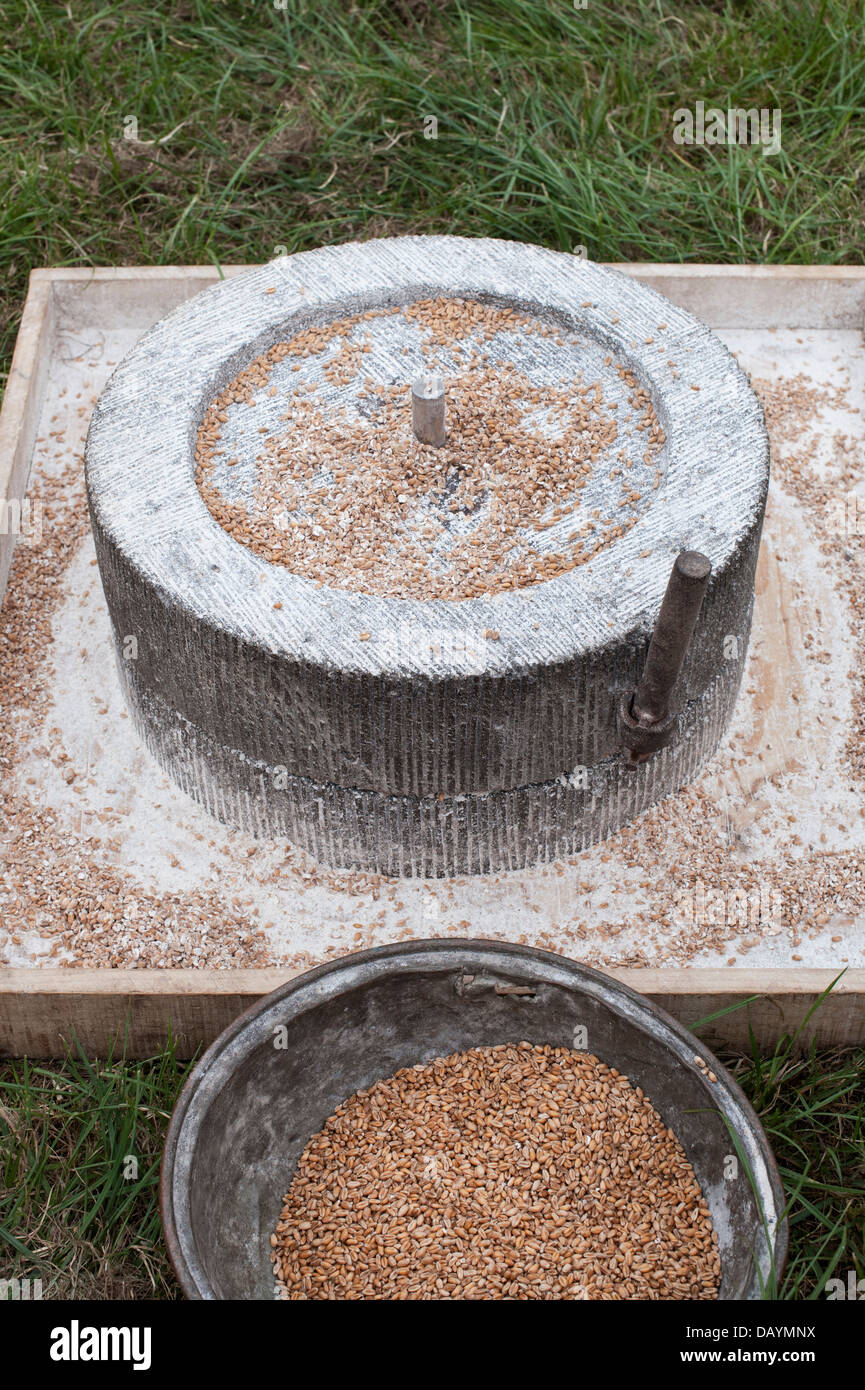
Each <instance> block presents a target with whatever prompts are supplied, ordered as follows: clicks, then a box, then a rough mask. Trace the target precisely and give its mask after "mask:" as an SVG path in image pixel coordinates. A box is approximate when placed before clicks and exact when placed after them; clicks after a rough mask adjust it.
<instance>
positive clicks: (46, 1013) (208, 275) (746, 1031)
mask: <svg viewBox="0 0 865 1390" xmlns="http://www.w3.org/2000/svg"><path fill="white" fill-rule="evenodd" d="M244 268H245V267H243V266H223V267H219V268H217V267H215V266H157V267H146V268H139V267H126V266H121V267H103V266H99V267H95V268H93V269H44V270H34V271H33V272H32V273H31V276H30V286H29V291H28V294H27V300H26V303H25V306H24V314H23V317H22V320H21V326H20V330H19V333H18V338H17V341H16V346H15V354H14V357H13V361H12V368H11V371H10V376H9V382H8V385H7V389H6V395H5V399H4V402H3V409H2V412H0V497H4V498H6V499H7V501H11V500H12V499H17V500H19V501H20V500H21V499H22V498H23V496H24V492H25V489H26V486H27V479H28V475H29V470H30V462H31V459H32V456H33V447H34V443H35V439H36V432H37V427H38V422H39V417H40V413H41V410H42V404H43V400H44V395H45V388H46V382H47V377H48V371H49V366H50V361H51V349H52V344H53V342H54V341H55V339H56V336H57V335H58V334H59V333H61V332H63V331H64V330H65V329H77V330H80V328H81V327H82V321H83V320H85V319H89V320H90V321H91V322H94V323H99V324H101V325H102V326H105V327H111V326H116V325H119V324H120V323H123V324H126V325H129V326H133V327H137V326H140V328H141V330H142V331H143V330H144V329H145V328H147V327H149V326H150V324H151V323H153V322H155V320H156V319H158V318H161V317H162V316H163V315H164V314H166V313H169V312H170V310H171V309H173V308H174V307H176V305H177V304H179V303H180V302H181V301H182V300H184V299H187V298H189V297H190V296H191V295H193V294H196V293H197V292H198V291H199V290H201V289H204V288H205V287H206V286H207V285H209V284H212V283H214V282H215V281H216V280H217V279H218V278H219V277H220V275H225V276H228V275H235V274H238V273H239V272H240V271H241V270H243V269H244ZM616 268H617V269H619V270H622V271H624V272H625V273H626V274H629V275H633V276H636V277H637V278H638V279H640V280H643V281H644V282H646V283H647V284H649V285H651V286H652V287H653V288H655V289H657V290H659V291H660V293H662V294H665V295H667V296H668V297H669V298H670V299H672V300H674V301H675V302H676V303H678V304H681V305H682V306H683V307H685V308H687V309H689V310H690V311H691V312H693V313H695V314H696V315H697V316H698V317H699V318H701V319H703V320H704V321H705V322H706V323H708V324H710V325H711V326H712V327H715V328H763V329H767V328H799V329H809V328H812V329H820V328H822V329H853V330H857V329H858V330H860V331H861V330H863V329H865V267H860V266H827V267H823V266H750V265H745V266H725V265H662V264H648V263H634V264H630V265H619V266H617V267H616ZM14 542H15V538H14V535H5V534H4V535H0V601H2V595H3V593H4V592H5V589H6V582H7V579H8V575H9V566H10V563H11V559H12V550H13V547H14ZM841 969H842V967H840V966H839V969H838V970H837V971H834V970H822V969H821V970H816V969H811V968H809V967H802V968H795V967H792V968H784V969H751V970H749V969H748V968H747V967H736V969H735V970H734V969H733V968H732V967H730V968H728V969H704V968H702V967H696V968H686V967H681V966H672V967H664V968H661V969H644V970H637V969H631V968H628V969H611V970H609V971H608V973H609V974H610V975H613V976H615V977H616V978H617V979H619V980H622V981H623V982H624V983H625V984H627V985H630V986H631V988H633V989H637V990H639V991H640V992H641V993H643V994H646V995H647V996H648V997H649V998H651V999H653V1000H655V1001H656V1002H657V1003H658V1004H660V1005H661V1006H662V1007H663V1008H665V1009H667V1010H668V1012H670V1013H671V1014H673V1015H674V1016H675V1017H676V1018H678V1019H680V1020H681V1021H682V1022H683V1023H686V1024H688V1025H689V1026H694V1025H696V1024H698V1023H700V1021H701V1020H711V1021H708V1022H703V1024H702V1026H701V1027H700V1030H699V1031H700V1035H701V1037H703V1038H705V1040H706V1041H707V1043H709V1044H713V1045H719V1044H728V1045H732V1046H735V1047H746V1046H748V1044H749V1041H750V1038H751V1037H752V1036H753V1037H754V1039H755V1040H756V1042H757V1044H758V1046H759V1047H760V1048H762V1049H766V1048H770V1047H772V1046H773V1045H774V1044H775V1043H776V1042H777V1041H778V1039H779V1038H780V1037H782V1036H783V1035H784V1034H794V1033H796V1032H797V1031H798V1045H799V1046H805V1045H808V1044H809V1043H810V1042H811V1040H812V1039H815V1040H816V1041H817V1042H818V1043H819V1044H820V1045H821V1046H838V1045H845V1046H848V1045H853V1044H860V1043H863V1042H865V969H858V968H857V969H848V970H847V971H846V972H845V973H844V974H843V975H841V977H840V979H839V980H838V982H837V983H836V984H835V986H834V988H833V989H832V991H831V993H830V994H829V996H828V997H827V998H826V999H825V1000H824V1001H823V1002H822V1003H821V1005H820V1007H819V1008H818V1009H816V1010H815V1008H814V1006H815V1004H816V1003H817V1000H818V999H819V997H820V995H821V994H822V993H823V992H824V991H825V990H827V989H828V988H829V986H830V984H831V983H832V981H833V979H835V977H836V976H837V975H838V974H839V973H840V971H841ZM296 973H297V972H296V971H291V970H280V969H259V970H250V969H241V970H206V969H201V970H91V969H83V968H80V967H71V968H68V969H56V968H53V967H52V968H46V967H42V966H34V967H30V968H24V969H19V968H0V1055H4V1056H9V1055H12V1056H18V1055H28V1056H33V1057H51V1056H58V1055H62V1054H63V1052H64V1050H65V1048H66V1046H67V1045H68V1044H70V1043H71V1042H72V1041H73V1039H74V1040H77V1042H78V1043H80V1045H81V1046H82V1048H83V1049H84V1050H85V1051H86V1052H87V1054H88V1055H90V1056H105V1055H107V1054H108V1053H110V1052H111V1051H116V1050H118V1049H121V1048H125V1050H126V1053H127V1055H128V1056H132V1057H146V1056H150V1055H153V1054H155V1053H157V1052H158V1051H159V1050H160V1049H161V1048H162V1047H163V1045H164V1043H165V1041H166V1038H167V1037H168V1036H169V1034H170V1035H171V1036H172V1037H173V1039H174V1041H175V1045H176V1048H177V1052H178V1054H179V1055H180V1056H184V1057H188V1056H192V1055H193V1054H194V1053H196V1052H197V1051H198V1050H199V1049H200V1048H202V1047H204V1046H206V1045H207V1044H208V1043H210V1042H211V1041H212V1040H213V1039H214V1038H215V1037H216V1036H217V1035H218V1034H219V1033H220V1032H221V1031H222V1029H223V1028H225V1027H226V1026H227V1025H228V1024H229V1023H230V1022H231V1021H232V1019H234V1018H235V1017H236V1016H237V1014H238V1013H239V1012H240V1011H241V1010H242V1009H244V1008H246V1007H248V1006H249V1005H250V1004H252V1003H254V1002H255V1000H256V999H258V998H260V997H261V996H262V995H263V994H267V993H269V992H270V991H271V990H273V989H276V988H277V986H278V985H280V984H282V983H283V982H284V981H285V980H287V979H290V978H291V977H292V976H293V975H294V974H296ZM812 1011H813V1013H812Z"/></svg>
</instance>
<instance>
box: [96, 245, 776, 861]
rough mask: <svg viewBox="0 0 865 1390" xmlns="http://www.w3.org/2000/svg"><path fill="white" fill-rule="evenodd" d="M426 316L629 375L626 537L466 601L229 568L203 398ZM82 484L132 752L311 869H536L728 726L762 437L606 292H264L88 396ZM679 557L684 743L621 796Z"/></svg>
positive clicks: (260, 280) (381, 280)
mask: <svg viewBox="0 0 865 1390" xmlns="http://www.w3.org/2000/svg"><path fill="white" fill-rule="evenodd" d="M269 290H270V291H274V292H272V293H268V291H269ZM439 295H447V296H450V297H453V298H469V299H477V300H481V301H483V302H487V303H493V304H497V305H502V306H505V307H512V308H514V309H516V310H518V311H519V312H521V313H526V314H530V315H531V316H533V317H534V318H536V319H539V320H542V321H545V322H547V323H551V324H554V325H558V326H559V327H560V328H561V329H562V331H563V332H566V333H567V334H568V335H569V339H568V341H569V343H571V344H577V345H578V344H579V342H580V341H581V340H582V341H584V342H585V344H586V360H587V361H591V360H593V359H594V357H596V356H597V355H598V353H599V352H600V351H601V350H602V349H603V350H605V351H606V352H608V353H609V354H610V355H611V356H612V358H613V360H614V361H615V362H618V363H621V364H623V365H624V366H625V367H627V368H628V369H629V370H630V371H631V372H632V373H633V374H634V376H635V377H636V379H637V380H638V382H639V383H640V385H641V386H642V387H643V388H644V389H645V390H647V391H648V392H649V394H650V396H651V399H652V403H653V406H654V409H655V412H656V414H657V416H658V419H659V420H660V423H661V425H662V426H663V430H664V433H665V437H666V438H665V445H664V451H663V476H662V479H661V482H660V485H659V487H658V489H657V490H656V491H655V492H653V494H652V497H651V501H650V504H649V505H647V506H646V507H644V508H642V509H641V510H640V512H639V515H638V517H637V519H636V522H635V524H634V525H633V527H632V528H631V529H630V530H628V531H626V532H625V534H624V535H623V536H622V537H620V538H619V539H618V540H616V541H615V542H614V543H612V544H610V545H608V546H606V548H604V549H602V550H599V551H598V552H597V553H596V554H595V555H594V556H593V557H592V558H591V559H590V560H589V561H588V562H587V563H585V564H583V565H581V566H580V567H579V568H577V569H575V570H572V571H571V572H569V573H567V574H563V575H560V576H559V577H557V578H555V579H552V580H549V581H547V582H544V583H542V584H538V585H534V586H533V587H530V588H524V589H518V590H516V591H513V592H508V593H505V594H501V595H497V596H492V597H484V598H473V599H466V600H462V601H446V600H433V601H429V602H422V601H419V600H416V599H402V598H383V597H379V596H375V595H370V594H364V593H361V592H356V593H354V592H347V591H346V590H344V589H336V588H328V587H327V586H323V587H316V585H315V584H314V583H313V582H312V581H311V580H309V579H305V578H304V577H302V576H300V575H296V574H293V573H291V572H290V571H289V570H287V569H286V568H285V567H283V566H279V565H271V564H268V563H267V562H265V561H263V560H262V559H261V558H260V557H259V556H257V555H255V554H254V553H252V552H251V551H250V550H248V549H247V548H246V547H244V546H243V545H240V544H238V542H237V541H235V540H234V539H233V538H232V537H230V536H229V535H228V534H227V533H226V532H225V531H224V530H223V529H222V527H221V526H220V525H219V524H218V522H217V521H216V520H215V519H214V517H213V516H211V514H210V513H209V511H208V510H207V507H206V506H205V504H204V502H203V500H202V498H201V496H200V494H199V492H198V489H197V487H196V484H195V479H194V470H193V449H194V443H195V437H196V432H197V429H198V426H199V424H200V422H201V419H202V417H203V415H204V413H205V411H206V409H207V407H208V405H209V404H210V402H211V400H212V399H213V397H214V395H215V394H216V392H217V391H218V390H220V389H221V388H222V387H223V386H224V385H225V384H226V383H227V382H229V381H231V380H232V378H233V377H234V376H235V375H236V374H237V372H238V371H239V370H240V369H242V368H243V367H244V366H245V365H247V364H248V363H249V362H250V361H251V360H252V359H253V358H254V357H256V356H257V355H259V354H260V353H261V352H263V351H265V350H266V349H267V348H268V347H269V346H272V345H273V344H275V343H277V342H280V341H283V340H284V339H286V338H288V337H290V336H291V335H292V334H295V333H297V332H298V331H299V330H300V329H301V328H303V327H304V326H307V325H313V324H323V323H327V322H330V321H332V320H334V319H336V318H342V317H345V316H346V315H347V314H351V313H357V312H359V311H363V310H367V309H373V308H380V307H382V306H387V305H394V304H409V303H412V302H413V301H415V300H417V299H421V298H428V297H431V296H439ZM649 339H651V342H649V341H647V340H649ZM576 350H577V349H576V348H573V351H576ZM527 366H528V369H529V370H530V369H531V363H528V364H527ZM591 379H592V377H591V373H590V372H589V374H588V375H586V377H585V380H586V381H587V382H591ZM695 387H697V388H699V389H696V390H695V389H693V388H695ZM86 465H87V485H88V497H89V502H90V508H91V518H92V523H93V530H94V536H95V540H96V547H97V555H98V559H99V565H100V572H101V576H102V582H103V586H104V589H105V594H106V598H107V601H108V606H109V610H110V613H111V619H112V625H113V629H114V636H115V643H116V647H117V651H118V656H119V658H120V666H121V670H122V674H123V679H124V687H125V690H126V694H127V698H128V700H129V702H130V706H131V708H132V710H133V713H134V714H135V717H136V721H137V723H138V726H139V728H140V729H141V730H142V732H143V733H144V735H145V738H146V741H147V743H148V746H149V747H150V748H151V750H152V751H153V752H154V754H155V755H156V756H157V758H158V759H159V760H160V761H161V762H162V764H163V766H165V767H166V769H167V770H168V771H169V772H170V773H171V774H172V775H173V776H174V777H175V778H176V779H177V780H178V781H179V782H180V784H181V785H182V786H183V787H184V788H185V789H186V790H187V791H189V792H190V793H191V794H192V795H193V796H195V797H196V798H197V799H198V800H200V801H201V802H202V803H203V804H204V805H205V806H207V807H208V809H209V810H211V811H212V812H213V813H214V814H215V815H217V816H218V817H219V818H220V819H223V820H226V821H228V822H230V823H233V824H236V825H239V826H242V827H244V828H246V829H250V830H252V831H253V832H254V833H258V834H262V835H267V836H270V837H279V836H285V837H286V838H288V839H290V840H292V841H294V842H296V843H298V844H301V845H303V846H304V847H305V848H308V849H309V850H310V851H311V852H312V853H313V854H315V855H316V857H318V858H321V859H324V860H325V861H327V862H330V863H334V864H338V865H351V864H358V865H364V866H366V867H372V868H377V869H379V870H381V871H383V872H387V873H395V872H396V873H404V874H418V873H424V874H445V873H459V872H483V871H486V870H490V869H496V868H506V867H518V866H522V865H525V864H529V863H531V862H535V861H540V860H545V859H551V858H554V857H555V856H556V854H557V853H562V852H569V851H570V850H571V849H573V848H575V847H579V846H581V845H586V844H590V843H593V842H595V841H597V840H598V839H600V838H603V837H604V836H605V835H608V834H610V833H611V832H612V831H614V830H615V829H616V828H617V827H618V826H619V825H621V824H623V823H625V822H626V821H628V820H630V819H632V818H633V816H634V815H636V814H638V813H639V812H640V811H641V810H642V809H644V808H645V807H646V806H648V805H650V804H652V803H653V802H654V801H657V800H658V799H660V798H661V797H662V796H664V795H666V794H667V793H668V792H670V791H671V790H673V789H675V788H676V787H677V786H679V785H681V784H682V783H683V782H684V781H687V780H690V779H691V778H692V777H693V776H694V775H695V774H696V772H697V770H698V769H699V767H700V766H701V765H702V763H703V762H704V761H705V760H706V758H708V757H709V756H710V755H711V753H712V752H713V750H714V748H715V747H716V745H717V742H718V740H719V738H720V736H721V733H722V732H723V729H724V727H725V724H726V722H727V719H728V718H729V715H730V712H731V710H732V706H733V702H734V700H735V696H736V691H737V688H738V683H739V677H740V674H741V668H742V662H743V661H744V657H745V652H746V649H747V640H748V633H749V628H750V614H751V603H752V594H753V575H754V568H755V564H756V556H757V547H758V544H759V536H760V528H761V525H762V518H763V511H764V507H765V499H766V490H767V485H768V443H767V438H766V432H765V426H764V423H763V419H762V414H761V411H760V408H759V405H758V402H757V400H756V397H755V396H754V395H753V393H752V392H751V390H750V387H749V385H748V382H747V379H746V377H745V376H744V374H743V373H742V371H741V369H740V368H739V367H738V365H737V364H736V362H735V360H734V359H733V358H732V356H731V355H730V354H729V353H728V351H727V350H726V348H725V347H724V346H723V345H722V344H721V342H720V341H719V340H718V339H717V338H716V337H715V336H714V335H713V334H712V333H711V332H710V331H709V330H708V329H707V328H705V327H704V326H703V325H702V324H700V323H698V322H697V321H696V320H695V319H694V318H693V317H691V316H690V315H689V314H687V313H685V312H684V311H682V310H680V309H678V308H676V307H675V306H673V305H672V304H670V303H669V302H668V301H666V300H664V299H662V298H661V297H660V296H659V295H657V294H655V293H654V292H652V291H651V290H648V289H646V288H645V287H643V286H641V285H639V284H638V283H636V282H634V281H632V280H630V279H627V278H626V277H623V276H620V275H618V274H616V273H615V272H613V271H610V270H607V269H604V268H601V267H599V266H595V265H592V264H590V263H586V262H583V261H579V260H576V259H574V258H572V257H570V256H566V255H561V254H558V253H555V252H550V251H546V250H543V249H542V248H538V247H533V246H523V245H520V244H517V243H509V242H497V241H488V240H480V239H478V240H472V239H464V238H450V237H407V238H397V239H394V240H385V241H378V242H366V243H363V244H351V245H347V246H341V247H327V248H323V249H322V250H319V251H314V252H307V253H304V254H302V255H298V256H294V257H291V258H287V259H284V260H281V261H279V262H275V263H272V264H270V265H266V266H263V267H260V268H258V269H255V270H253V271H250V272H248V273H245V274H243V275H240V276H238V277H236V278H234V279H232V280H229V281H225V282H222V283H221V284H220V285H218V286H217V287H215V288H213V289H211V290H208V291H205V292H204V293H203V294H201V295H198V296H196V298H195V299H193V300H191V301H189V302H188V303H186V304H184V305H183V306H181V308H179V309H178V310H176V311H175V312H174V313H173V314H172V315H170V316H169V318H167V319H165V320H163V321H162V322H161V323H159V324H157V325H156V327H155V328H153V329H151V330H150V332H148V333H147V334H145V336H144V337H143V338H142V339H141V340H140V342H139V343H138V344H137V345H136V347H135V348H134V349H133V351H132V352H130V353H129V354H128V355H127V357H126V358H125V359H124V361H123V362H122V363H121V365H120V367H119V368H118V369H117V370H116V371H115V373H114V375H113V376H112V378H111V379H110V381H109V383H108V385H107V387H106V388H105V390H104V392H103V394H102V397H101V399H100V401H99V405H98V407H97V409H96V411H95V413H94V417H93V420H92V423H91V427H90V433H89V436H88V443H87V451H86ZM682 548H689V549H696V550H701V551H703V552H705V553H706V554H707V555H708V556H709V558H710V560H711V561H712V565H713V574H712V579H711V582H710V587H709V590H708V593H707V597H706V600H705V603H704V606H703V611H702V613H701V617H700V621H699V624H698V627H697V632H696V634H695V638H694V642H693V644H692V647H691V651H690V652H689V656H688V658H687V660H686V663H685V667H684V669H683V671H682V675H681V678H680V681H679V686H678V689H677V692H676V696H675V700H676V702H677V703H678V704H679V705H680V706H681V707H682V717H681V720H680V724H679V729H678V732H677V735H676V737H675V739H674V742H673V744H672V746H671V747H670V748H669V749H667V750H664V751H663V752H662V753H660V754H658V755H655V757H654V758H653V759H651V760H650V762H649V763H647V764H646V765H645V766H644V767H643V768H642V769H640V770H639V771H637V772H636V773H634V772H626V771H625V770H624V769H623V767H622V760H621V755H620V753H619V750H618V748H617V743H616V735H615V708H616V703H617V699H618V696H619V694H620V693H621V692H622V691H623V690H627V689H630V688H631V687H632V686H633V685H634V684H635V682H636V679H637V677H638V675H639V672H640V670H641V668H642V663H643V660H644V657H645V652H646V649H647V646H648V641H649V637H650V635H651V628H652V623H653V621H654V618H655V615H656V613H657V610H658V608H659V606H660V602H661V598H662V596H663V592H664V588H665V586H666V582H667V578H668V576H669V571H670V567H671V565H672V561H673V559H674V558H675V555H676V553H677V552H678V551H679V550H680V549H682ZM275 605H277V606H275ZM491 632H495V633H497V634H498V637H497V640H490V639H489V638H488V636H487V634H488V633H491ZM362 634H363V636H362ZM367 634H368V635H367ZM730 637H735V638H736V639H737V640H736V643H735V644H734V646H733V651H734V655H732V656H730V655H729V650H730V644H729V643H728V642H727V640H726V639H728V638H730ZM130 639H134V650H135V660H134V661H130V660H128V659H127V657H128V651H129V645H130Z"/></svg>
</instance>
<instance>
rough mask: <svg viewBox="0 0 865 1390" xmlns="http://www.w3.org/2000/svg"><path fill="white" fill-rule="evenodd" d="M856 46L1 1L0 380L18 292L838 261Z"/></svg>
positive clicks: (536, 5) (854, 180) (801, 38)
mask: <svg viewBox="0 0 865 1390" xmlns="http://www.w3.org/2000/svg"><path fill="white" fill-rule="evenodd" d="M280 2H281V0H280ZM863 37H865V12H863V10H862V6H861V3H860V0H711V2H710V0H702V3H696V2H695V0H677V3H676V4H675V5H671V4H668V3H666V0H624V2H623V0H616V3H604V0H587V8H586V9H584V10H579V9H575V8H574V5H573V3H572V0H508V3H507V4H501V3H500V0H471V4H469V3H467V0H451V2H450V3H442V0H438V3H434V0H363V3H354V4H352V3H347V0H285V8H277V7H276V5H275V4H274V3H273V2H272V0H257V3H246V4H244V3H233V4H230V5H229V4H220V5H214V4H213V3H211V0H181V2H180V3H174V4H171V5H148V4H143V3H136V0H124V3H122V4H118V3H116V0H115V2H113V3H112V0H95V2H94V0H79V3H76V5H75V6H67V5H65V4H62V3H52V2H51V0H6V3H5V4H4V47H3V51H2V54H0V206H2V208H3V210H4V211H3V216H2V228H0V284H2V285H4V286H5V291H4V292H3V295H2V304H0V314H2V317H0V367H2V368H4V369H5V367H6V366H8V360H9V355H10V352H11V347H12V342H13V337H14V330H15V325H16V322H17V318H18V315H19V312H20V308H21V303H22V299H23V295H24V292H25V289H26V281H27V274H28V271H29V270H30V268H31V267H33V266H40V265H91V264H160V263H162V264H164V263H171V262H177V263H188V262H198V263H201V262H208V263H209V262H218V263H219V262H223V261H261V260H265V259H268V258H270V257H272V256H273V255H274V254H275V250H276V247H278V246H279V247H285V248H287V250H288V251H297V250H302V249H304V248H307V247H312V246H316V245H318V244H320V243H321V242H327V241H340V240H346V239H350V238H353V237H368V236H371V235H380V234H382V233H396V232H413V231H421V230H423V231H437V232H462V233H469V234H478V235H492V236H502V237H509V238H517V239H521V240H526V241H536V242H541V243H544V244H546V245H548V246H552V247H555V248H557V249H559V250H568V251H569V250H572V249H573V248H574V246H576V245H583V246H585V247H586V248H587V251H588V254H589V256H590V257H592V258H593V259H597V260H633V259H644V260H677V261H694V260H710V261H742V260H746V261H767V262H792V261H800V262H803V261H818V262H830V263H840V262H845V261H847V262H855V261H859V260H860V259H861V255H862V234H861V219H862V210H863V208H862V205H863V192H865V125H863V123H862V121H861V120H859V119H858V113H859V112H860V111H861V110H862V107H863V105H865V44H862V42H861V39H862V38H863ZM857 38H858V39H859V42H858V43H857ZM4 93H5V96H4V95H2V94H4ZM698 100H702V101H704V102H705V103H706V104H707V105H709V106H711V105H713V104H714V105H718V106H721V107H722V108H726V107H727V106H728V105H730V104H732V105H736V106H742V107H750V106H754V107H757V108H767V109H769V110H774V109H776V108H777V109H778V110H780V111H781V116H782V150H781V153H780V154H778V155H777V156H767V155H765V154H764V153H763V151H762V150H761V149H760V148H755V147H744V146H729V147H728V146H726V145H723V146H682V145H677V144H675V143H674V141H673V139H672V130H673V113H674V111H676V110H677V109H679V108H689V109H693V107H694V105H695V103H696V102H697V101H698ZM430 117H434V118H435V119H436V121H437V122H438V129H437V138H435V139H432V138H425V137H426V135H429V134H430V133H431V126H430V124H429V118H430Z"/></svg>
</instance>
